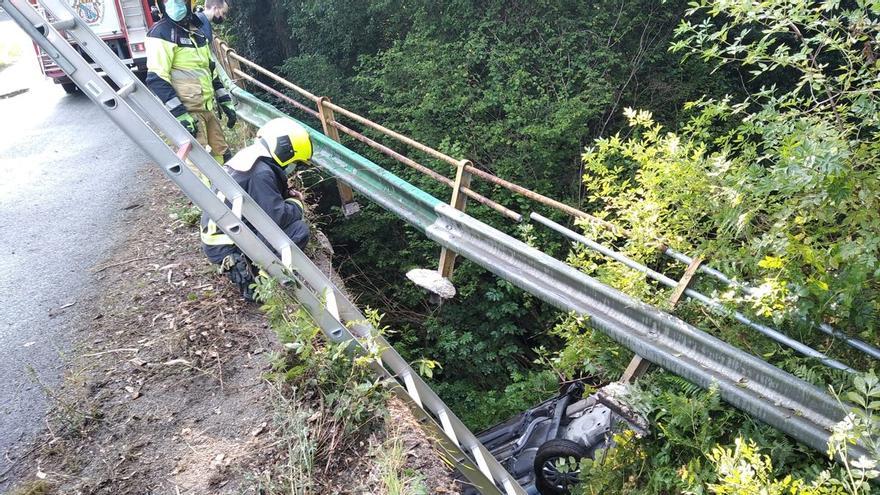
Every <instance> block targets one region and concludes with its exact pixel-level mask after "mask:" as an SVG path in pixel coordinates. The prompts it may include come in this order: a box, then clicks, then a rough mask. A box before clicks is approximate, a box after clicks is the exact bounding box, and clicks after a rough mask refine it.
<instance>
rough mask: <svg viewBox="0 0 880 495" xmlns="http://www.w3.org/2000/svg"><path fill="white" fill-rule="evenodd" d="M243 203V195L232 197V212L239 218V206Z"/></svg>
mask: <svg viewBox="0 0 880 495" xmlns="http://www.w3.org/2000/svg"><path fill="white" fill-rule="evenodd" d="M243 205H244V196H236V197H235V198H233V199H232V214H233V215H235V216H237V217H238V218H239V220H240V219H241V208H242V206H243Z"/></svg>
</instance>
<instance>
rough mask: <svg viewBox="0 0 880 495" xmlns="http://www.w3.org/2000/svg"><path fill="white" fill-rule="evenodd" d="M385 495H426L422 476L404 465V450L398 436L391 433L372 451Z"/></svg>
mask: <svg viewBox="0 0 880 495" xmlns="http://www.w3.org/2000/svg"><path fill="white" fill-rule="evenodd" d="M373 455H374V456H375V458H376V463H377V464H378V467H379V477H380V481H381V482H382V488H383V489H384V491H383V493H384V494H385V495H428V487H427V486H426V485H425V481H424V477H423V476H422V475H421V474H420V473H418V472H416V471H414V470H412V469H410V468H408V467H406V457H407V454H406V450H405V448H404V444H403V440H402V439H401V438H400V437H397V436H393V435H391V436H390V437H389V438H388V439H387V440H386V441H385V442H384V443H383V444H382V446H381V448H378V449H376V451H375V452H374V453H373Z"/></svg>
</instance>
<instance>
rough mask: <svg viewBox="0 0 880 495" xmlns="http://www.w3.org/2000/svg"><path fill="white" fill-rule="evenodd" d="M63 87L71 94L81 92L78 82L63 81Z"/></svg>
mask: <svg viewBox="0 0 880 495" xmlns="http://www.w3.org/2000/svg"><path fill="white" fill-rule="evenodd" d="M61 87H62V88H64V92H65V93H67V94H69V95H72V94H76V93H77V92H79V88H77V87H76V84H74V83H72V82H66V83H61Z"/></svg>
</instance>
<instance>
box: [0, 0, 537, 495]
mask: <svg viewBox="0 0 880 495" xmlns="http://www.w3.org/2000/svg"><path fill="white" fill-rule="evenodd" d="M42 3H43V4H44V7H45V8H46V10H47V11H49V12H51V13H52V14H53V15H54V16H55V17H56V18H57V19H59V20H58V21H56V23H54V24H55V25H57V26H59V27H60V26H63V27H64V29H65V30H66V31H67V32H68V33H69V34H70V35H71V36H72V38H73V39H74V40H76V42H77V43H78V45H79V46H80V48H81V49H82V50H84V51H86V52H87V53H88V54H89V56H90V57H91V58H92V60H93V61H94V63H95V65H96V66H97V67H100V68H101V69H102V70H103V71H104V73H105V74H106V75H107V77H109V78H110V79H111V80H112V81H113V82H114V83H115V84H116V85H117V86H119V87H120V88H123V89H121V90H120V91H119V92H114V91H113V90H112V88H111V87H110V85H109V84H108V83H107V82H106V81H104V80H103V79H102V77H101V76H100V75H98V74H97V72H96V71H95V70H94V69H93V68H92V67H91V66H89V64H87V63H86V62H85V60H84V59H83V58H82V56H81V55H80V54H79V53H77V52H76V50H74V49H73V48H72V47H71V46H70V44H69V43H68V41H67V40H66V39H65V38H64V37H63V36H61V35H60V34H59V33H58V31H57V30H56V29H55V27H54V26H53V23H49V22H47V21H46V20H45V19H43V18H42V17H41V16H39V15H38V14H37V13H36V12H35V11H34V9H33V8H32V7H31V6H30V5H29V4H28V2H27V1H26V0H0V5H2V6H4V7H5V8H6V10H7V11H9V12H10V15H11V16H12V18H13V20H15V21H16V22H17V23H18V24H19V25H20V26H21V27H22V28H23V29H24V30H25V31H26V32H27V33H28V34H29V35H30V36H31V37H32V38H33V39H34V40H35V42H37V44H38V45H40V47H41V48H43V49H44V50H45V51H46V53H48V54H49V56H50V57H51V58H52V59H53V60H54V61H55V62H56V63H57V64H58V65H59V66H60V67H61V68H62V69H63V70H65V72H66V73H67V74H68V76H69V77H70V78H71V80H73V81H74V82H75V83H76V84H77V85H79V86H80V87H81V88H82V89H83V91H84V93H85V94H86V95H87V96H88V97H89V98H90V99H92V100H93V101H94V102H95V103H96V104H98V105H99V106H100V107H101V108H102V109H103V110H104V112H105V113H106V114H107V115H108V116H109V117H110V118H111V120H113V121H114V122H115V123H116V124H117V125H118V126H119V127H120V128H121V129H122V130H123V132H125V133H126V135H128V136H129V137H130V138H131V139H132V140H133V141H134V142H135V143H136V144H138V146H140V147H141V148H142V149H144V150H145V151H146V152H147V154H148V155H150V156H151V157H152V158H153V159H154V160H155V161H156V162H157V163H158V164H159V166H160V168H161V169H162V170H163V172H164V173H165V175H166V176H167V177H168V178H169V179H170V180H172V181H173V182H174V183H175V184H177V185H178V186H179V187H180V188H181V190H182V191H183V192H184V193H185V194H186V195H187V196H188V197H189V198H190V199H191V200H192V201H193V203H194V204H196V205H198V206H199V207H200V208H202V210H203V211H205V212H206V213H207V214H208V215H209V216H210V217H211V218H213V219H214V220H215V221H216V222H217V224H218V227H220V229H221V230H222V231H223V232H225V233H226V234H227V235H229V236H230V237H231V238H232V239H233V240H234V242H235V243H236V245H238V246H239V247H240V248H241V249H242V251H243V252H244V253H245V254H246V255H248V257H250V258H251V259H252V260H254V262H256V263H257V264H259V265H260V266H261V267H263V268H264V269H265V270H266V271H267V272H268V273H269V274H270V275H272V276H273V277H276V278H278V279H279V280H282V281H287V282H289V285H290V286H291V288H292V290H293V291H294V294H295V295H296V297H297V299H298V301H299V302H300V304H302V305H303V307H305V308H306V310H307V311H308V312H309V313H310V315H311V316H312V318H313V319H314V320H315V322H316V323H317V324H318V326H319V327H320V328H321V330H322V331H323V333H324V334H325V336H326V337H327V338H328V339H329V340H331V341H335V342H350V343H351V345H352V347H355V348H359V349H360V350H361V351H364V349H363V346H362V345H361V343H360V341H359V340H358V339H357V338H355V336H354V335H353V332H352V331H351V330H350V329H349V327H348V326H347V325H346V323H349V324H351V328H352V329H353V330H354V331H355V333H357V334H358V335H359V336H365V335H367V334H368V333H369V334H372V335H373V337H374V338H375V339H376V342H377V344H378V346H379V349H380V350H381V353H380V358H381V363H373V368H374V370H375V371H376V372H377V373H378V374H379V376H380V377H381V378H385V379H390V380H393V383H392V389H393V390H394V389H397V393H398V394H399V395H402V396H404V397H405V398H408V399H409V400H408V402H409V403H410V405H411V407H412V406H416V407H417V408H418V409H420V410H421V412H422V413H423V417H424V418H425V419H427V420H429V421H428V423H430V424H429V425H428V426H430V427H431V428H432V429H433V430H435V431H437V432H439V433H442V435H443V436H444V437H445V438H444V439H443V440H444V441H443V444H444V446H445V447H447V448H448V449H451V450H452V451H453V452H452V454H453V456H454V457H453V461H454V462H455V463H456V464H458V465H459V466H460V468H461V470H462V473H463V474H464V475H465V476H467V477H468V478H469V479H470V481H471V482H473V483H474V484H475V486H477V487H478V488H479V489H480V490H481V491H482V492H483V493H492V494H495V493H498V494H500V493H502V489H501V488H499V487H504V489H503V490H504V491H503V493H506V494H508V495H514V494H525V491H524V490H523V489H522V487H521V486H519V485H518V484H517V483H516V481H515V480H514V479H513V478H512V477H511V476H510V474H509V473H508V472H507V471H506V470H505V469H504V468H503V467H502V466H501V465H500V463H498V461H497V460H496V459H495V458H494V457H492V456H491V454H490V453H489V452H488V450H487V449H486V448H485V447H484V446H483V445H482V444H481V443H480V442H479V440H478V439H477V438H476V436H475V435H473V433H472V432H471V431H470V430H469V429H468V428H467V427H466V426H465V425H464V424H463V423H462V422H461V421H460V420H459V419H458V418H457V417H456V416H455V415H454V413H453V412H452V411H451V410H450V409H449V408H448V407H447V406H446V405H445V404H444V403H443V401H442V400H441V399H440V398H439V396H437V395H436V393H434V392H433V390H432V389H431V388H430V387H429V386H428V385H427V384H426V383H425V382H424V380H422V379H421V377H419V376H418V374H416V373H415V371H414V370H413V369H412V368H411V367H410V366H409V364H408V363H407V362H406V361H405V360H404V359H403V358H402V357H401V356H400V355H399V354H398V353H397V352H396V351H395V350H394V349H393V347H391V345H390V344H388V342H387V341H386V340H385V339H384V338H383V337H382V336H381V335H379V334H378V332H377V331H376V330H375V329H374V328H372V327H371V326H370V325H369V324H368V323H367V322H366V318H365V317H364V316H363V314H362V313H361V312H360V311H359V310H357V308H356V307H355V306H354V304H352V303H351V302H350V301H349V300H348V299H347V298H346V297H345V296H344V295H343V294H342V293H341V292H340V291H339V289H338V288H336V287H335V286H334V285H333V283H332V282H331V281H330V280H329V279H328V278H327V277H326V276H325V275H324V274H323V273H322V272H321V271H320V270H319V269H318V268H317V267H316V266H315V265H314V264H313V263H312V262H311V260H309V259H308V258H307V257H306V256H305V254H304V253H302V251H301V250H299V249H298V248H297V247H296V246H295V245H294V244H293V242H292V241H291V240H290V239H289V238H288V237H287V235H286V234H284V232H283V230H281V228H280V227H278V225H276V224H275V222H274V221H272V219H271V218H270V217H269V216H268V215H267V214H266V213H265V212H264V211H263V210H262V209H261V208H260V207H259V205H257V204H256V203H255V202H254V201H253V199H252V198H250V197H249V196H248V195H247V193H245V192H244V191H243V190H242V189H241V187H240V186H239V185H238V183H237V182H235V180H234V179H232V178H231V177H230V176H229V175H228V174H227V173H226V172H225V171H224V170H223V169H222V167H220V166H219V165H218V164H217V162H216V161H214V159H213V158H212V157H211V156H210V155H209V154H208V153H207V152H206V151H205V149H204V148H203V147H202V146H201V145H199V144H198V142H197V141H196V140H195V139H194V138H193V137H192V136H191V135H190V134H189V133H188V132H187V131H186V130H185V129H184V128H183V127H182V126H181V125H180V123H179V122H178V121H177V120H176V119H175V118H174V117H173V116H171V114H170V113H168V111H167V110H166V109H165V108H164V105H162V103H161V102H160V101H159V100H158V99H157V98H156V97H155V96H154V95H153V94H152V92H150V91H149V90H148V89H147V88H146V87H145V86H144V85H143V83H141V82H140V81H139V80H138V79H137V78H136V77H135V76H134V75H133V74H132V73H131V71H130V70H129V69H128V68H127V67H126V66H125V65H123V64H122V62H121V61H119V60H118V58H117V57H116V56H115V55H114V54H113V53H112V52H111V51H110V50H109V48H108V47H107V46H106V45H105V44H104V43H103V42H101V41H100V39H99V38H97V36H96V35H95V34H94V33H93V32H92V31H91V30H90V29H89V28H88V27H87V26H86V25H85V24H84V23H83V22H82V20H81V19H79V18H78V16H75V15H74V14H73V12H72V11H71V10H70V8H69V7H68V6H67V5H66V4H64V3H63V2H61V1H60V0H43V2H42ZM143 115H146V116H148V117H149V119H144V118H142V116H143ZM151 126H152V128H151ZM154 129H157V130H158V131H159V132H161V133H162V134H163V135H164V136H166V137H167V138H168V139H169V140H170V141H171V142H172V143H174V146H176V147H177V149H178V150H186V152H185V153H187V154H188V157H189V159H190V161H191V163H192V164H193V165H194V166H195V167H196V168H197V169H198V170H199V171H200V172H202V173H203V174H204V175H205V176H207V177H208V179H209V180H210V181H211V183H212V184H213V185H214V186H215V187H216V188H217V189H218V190H219V191H220V192H221V193H223V195H224V196H225V197H226V198H230V201H232V202H233V203H234V204H240V205H241V218H239V216H237V215H236V214H235V212H233V211H232V210H231V209H230V207H229V206H227V204H226V203H225V202H224V201H222V200H220V199H219V198H218V197H217V195H216V194H215V193H214V192H213V191H211V189H209V188H208V187H206V186H205V185H204V184H203V183H202V181H201V180H200V179H199V178H198V177H197V176H196V174H195V173H194V172H193V171H192V170H190V169H189V167H187V164H186V161H185V158H186V154H185V153H180V154H178V153H175V151H173V150H172V149H171V148H170V147H169V146H168V145H167V144H166V143H165V141H164V140H163V139H162V136H160V135H159V133H158V132H156V130H154ZM239 198H240V202H239ZM243 220H247V221H248V222H249V223H250V224H251V225H252V226H253V228H254V230H251V229H250V228H248V226H247V225H246V224H245V223H244V221H243ZM254 231H256V232H259V233H260V234H262V235H263V237H264V238H265V239H266V240H267V241H268V242H269V244H270V245H271V246H272V248H274V249H275V251H276V252H277V253H280V254H281V259H279V256H278V255H277V254H276V252H273V249H271V248H270V247H269V246H267V245H266V244H265V243H263V242H262V241H261V240H260V239H259V238H258V237H257V236H256V234H255V232H254ZM285 265H286V266H285ZM327 299H332V300H333V301H335V303H336V304H335V305H334V306H335V307H338V308H339V313H340V314H341V315H342V317H340V314H333V313H332V312H331V311H330V310H329V309H328V307H329V306H330V305H329V304H325V301H326V300H327ZM389 368H390V371H389ZM403 377H406V382H407V384H408V385H410V386H409V387H404V386H403V385H401V380H403V379H404V378H403ZM400 389H403V392H401V391H400ZM419 403H421V404H423V405H424V406H423V407H418V404H419ZM438 421H439V422H438ZM472 456H473V457H472ZM474 457H475V458H476V459H477V460H478V461H479V462H476V461H475V459H474ZM478 465H479V466H478Z"/></svg>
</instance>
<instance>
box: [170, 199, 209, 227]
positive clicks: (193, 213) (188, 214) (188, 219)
mask: <svg viewBox="0 0 880 495" xmlns="http://www.w3.org/2000/svg"><path fill="white" fill-rule="evenodd" d="M169 216H170V217H171V219H172V220H179V221H180V222H182V223H183V224H184V225H188V226H190V227H195V226H196V225H198V224H199V221H200V220H201V218H202V210H200V209H199V207H198V206H196V205H194V204H192V203H190V202H188V201H175V202H174V203H172V205H171V214H170V215H169Z"/></svg>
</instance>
